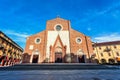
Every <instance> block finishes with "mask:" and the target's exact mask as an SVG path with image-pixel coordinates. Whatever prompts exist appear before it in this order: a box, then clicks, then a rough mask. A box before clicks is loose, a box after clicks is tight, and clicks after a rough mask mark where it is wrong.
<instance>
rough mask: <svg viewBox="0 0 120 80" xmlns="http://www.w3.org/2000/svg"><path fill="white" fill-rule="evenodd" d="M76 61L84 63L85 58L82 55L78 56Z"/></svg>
mask: <svg viewBox="0 0 120 80" xmlns="http://www.w3.org/2000/svg"><path fill="white" fill-rule="evenodd" d="M78 61H79V63H85V56H84V55H80V56H78Z"/></svg>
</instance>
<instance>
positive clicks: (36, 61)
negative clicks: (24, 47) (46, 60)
mask: <svg viewBox="0 0 120 80" xmlns="http://www.w3.org/2000/svg"><path fill="white" fill-rule="evenodd" d="M32 63H38V55H33V60H32Z"/></svg>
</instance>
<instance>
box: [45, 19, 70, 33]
mask: <svg viewBox="0 0 120 80" xmlns="http://www.w3.org/2000/svg"><path fill="white" fill-rule="evenodd" d="M56 24H61V25H62V27H64V28H63V30H69V27H70V26H69V21H68V20H64V19H61V18H56V19H53V20H48V21H47V25H46V29H47V30H52V31H53V30H54V28H55V25H56Z"/></svg>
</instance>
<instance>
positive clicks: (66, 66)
mask: <svg viewBox="0 0 120 80" xmlns="http://www.w3.org/2000/svg"><path fill="white" fill-rule="evenodd" d="M83 69H84V70H85V69H86V70H89V69H118V67H116V66H108V65H99V64H93V63H80V64H79V63H50V64H47V63H44V64H16V65H14V66H9V67H0V70H83Z"/></svg>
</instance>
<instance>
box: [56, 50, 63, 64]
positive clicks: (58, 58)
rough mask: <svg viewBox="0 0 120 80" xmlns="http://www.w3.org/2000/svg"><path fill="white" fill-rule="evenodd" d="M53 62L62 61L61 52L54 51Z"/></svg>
mask: <svg viewBox="0 0 120 80" xmlns="http://www.w3.org/2000/svg"><path fill="white" fill-rule="evenodd" d="M55 63H62V52H55Z"/></svg>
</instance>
